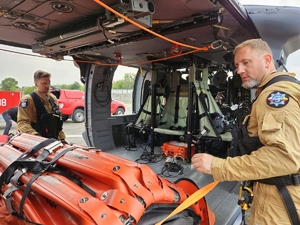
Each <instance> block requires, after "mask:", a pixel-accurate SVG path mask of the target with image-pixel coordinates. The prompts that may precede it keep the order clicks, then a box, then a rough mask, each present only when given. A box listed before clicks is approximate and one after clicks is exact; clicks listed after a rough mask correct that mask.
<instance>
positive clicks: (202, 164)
mask: <svg viewBox="0 0 300 225" xmlns="http://www.w3.org/2000/svg"><path fill="white" fill-rule="evenodd" d="M212 159H213V156H212V155H209V154H206V153H198V154H195V155H194V156H193V157H192V165H193V167H194V168H195V169H196V170H197V171H198V172H199V173H207V174H210V175H211V174H212V172H211V164H212Z"/></svg>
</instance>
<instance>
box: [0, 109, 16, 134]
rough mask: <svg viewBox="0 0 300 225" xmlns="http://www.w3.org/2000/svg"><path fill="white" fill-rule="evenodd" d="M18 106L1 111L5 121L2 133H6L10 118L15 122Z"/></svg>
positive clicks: (8, 128) (7, 132) (8, 129)
mask: <svg viewBox="0 0 300 225" xmlns="http://www.w3.org/2000/svg"><path fill="white" fill-rule="evenodd" d="M17 114H18V106H15V107H12V108H9V109H7V110H5V111H4V112H3V113H2V117H3V119H4V121H5V123H6V125H5V128H4V131H3V134H4V135H8V134H9V131H10V128H11V126H12V120H13V121H15V122H17Z"/></svg>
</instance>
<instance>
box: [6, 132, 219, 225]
mask: <svg viewBox="0 0 300 225" xmlns="http://www.w3.org/2000/svg"><path fill="white" fill-rule="evenodd" d="M0 173H1V177H0V181H1V182H2V183H1V185H2V187H1V194H2V198H1V200H0V224H1V225H2V224H3V225H16V224H20V225H21V224H22V225H23V224H43V225H57V224H68V225H73V224H74V225H75V224H76V225H77V224H78V225H92V224H93V225H94V224H113V225H118V224H120V225H122V224H128V225H129V224H132V225H134V224H141V225H142V224H143V222H142V221H145V218H147V217H146V216H147V213H148V212H150V211H151V209H153V208H154V209H155V208H156V209H164V208H165V209H167V208H169V209H174V208H176V207H177V206H178V205H179V204H180V203H182V202H183V201H184V200H185V199H187V197H188V196H189V195H191V194H192V193H193V192H195V191H196V190H197V189H198V188H197V186H196V185H195V184H194V183H193V182H191V181H189V180H181V181H179V182H178V183H176V184H175V183H172V182H170V181H168V180H167V179H164V178H161V177H159V176H157V174H156V173H155V172H154V171H153V170H151V169H150V168H149V167H148V166H147V165H143V164H142V165H140V164H138V163H136V162H132V161H129V160H126V159H123V158H121V157H117V156H114V155H111V154H109V153H105V152H102V151H100V150H99V149H96V148H89V147H85V146H81V145H75V144H74V145H68V144H64V145H63V144H62V143H61V142H59V141H56V140H54V139H46V138H43V137H40V136H35V135H29V134H19V135H17V136H15V137H13V138H12V139H11V140H10V141H9V142H8V143H6V144H4V145H2V146H0ZM158 212H159V211H158ZM186 213H188V215H189V216H191V217H193V218H194V219H195V221H198V223H197V224H201V225H213V224H214V221H215V218H214V214H213V213H212V212H211V210H210V209H209V207H208V206H207V204H206V201H205V199H204V198H202V199H200V200H199V201H198V202H197V203H196V204H193V205H192V206H190V207H189V208H188V209H187V210H186ZM161 219H162V218H161V217H160V218H158V219H157V222H158V221H160V220H161ZM166 224H168V223H167V222H166Z"/></svg>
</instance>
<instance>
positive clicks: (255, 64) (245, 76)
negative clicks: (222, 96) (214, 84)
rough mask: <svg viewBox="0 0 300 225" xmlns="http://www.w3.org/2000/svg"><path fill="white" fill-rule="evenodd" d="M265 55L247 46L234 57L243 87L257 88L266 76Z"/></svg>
mask: <svg viewBox="0 0 300 225" xmlns="http://www.w3.org/2000/svg"><path fill="white" fill-rule="evenodd" d="M265 63H266V62H265V55H263V54H261V53H259V52H258V51H255V50H253V49H251V48H250V47H249V46H245V47H243V48H241V49H240V50H238V51H237V52H236V53H235V56H234V64H235V66H236V68H237V73H238V74H239V75H240V77H241V79H242V82H243V87H244V88H247V89H250V88H256V87H257V86H259V84H260V83H261V81H262V79H263V77H264V76H265V74H266V66H265Z"/></svg>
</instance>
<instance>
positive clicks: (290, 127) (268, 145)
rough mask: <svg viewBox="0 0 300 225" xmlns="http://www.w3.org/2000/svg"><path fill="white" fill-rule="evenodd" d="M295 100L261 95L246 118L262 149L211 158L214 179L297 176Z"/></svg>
mask: <svg viewBox="0 0 300 225" xmlns="http://www.w3.org/2000/svg"><path fill="white" fill-rule="evenodd" d="M285 89H286V90H288V89H287V88H286V87H285ZM295 93H296V92H295ZM297 97H298V96H296V94H295V95H293V94H292V95H290V94H287V93H285V92H284V91H274V92H267V93H265V94H262V96H261V97H260V98H259V99H258V100H259V101H258V100H257V101H256V102H255V105H253V107H254V113H252V112H251V115H252V117H254V118H251V116H250V120H251V119H252V120H253V119H255V120H256V122H255V124H256V125H257V132H258V136H259V139H260V141H261V143H262V144H263V145H264V146H262V147H261V148H259V149H258V150H257V151H253V152H252V153H251V155H244V156H238V157H234V158H230V157H228V158H226V159H219V158H214V159H213V161H212V167H211V169H212V173H213V177H214V179H215V180H218V181H226V180H227V181H229V180H237V181H243V180H259V179H265V178H271V177H277V176H283V175H288V174H293V173H299V168H300V149H299V146H300V141H299V140H300V138H298V137H300V123H299V121H300V113H299V110H300V109H299V103H298V102H299V101H298V100H297ZM276 98H278V99H276ZM272 101H273V102H272ZM249 123H251V122H249Z"/></svg>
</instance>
